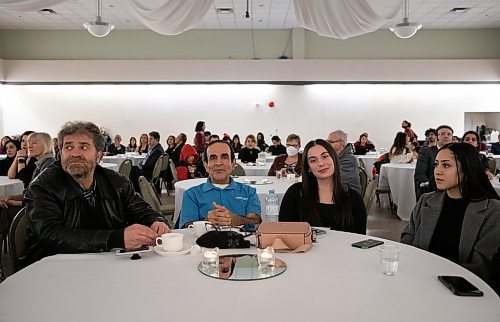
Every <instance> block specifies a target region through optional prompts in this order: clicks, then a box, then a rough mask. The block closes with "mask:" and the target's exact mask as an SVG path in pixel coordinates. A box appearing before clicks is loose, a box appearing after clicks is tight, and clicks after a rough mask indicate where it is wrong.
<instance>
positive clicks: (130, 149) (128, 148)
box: [127, 136, 137, 152]
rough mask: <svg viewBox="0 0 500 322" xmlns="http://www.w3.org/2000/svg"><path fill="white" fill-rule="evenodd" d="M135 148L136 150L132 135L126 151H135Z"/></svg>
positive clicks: (135, 140) (135, 141) (134, 139)
mask: <svg viewBox="0 0 500 322" xmlns="http://www.w3.org/2000/svg"><path fill="white" fill-rule="evenodd" d="M135 150H137V139H136V138H135V137H133V136H132V137H130V140H129V142H128V146H127V152H135Z"/></svg>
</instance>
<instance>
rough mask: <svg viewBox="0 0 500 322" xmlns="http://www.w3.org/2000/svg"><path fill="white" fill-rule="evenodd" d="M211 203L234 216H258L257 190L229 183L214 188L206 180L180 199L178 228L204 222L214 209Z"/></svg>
mask: <svg viewBox="0 0 500 322" xmlns="http://www.w3.org/2000/svg"><path fill="white" fill-rule="evenodd" d="M212 202H215V203H217V204H218V205H221V206H224V207H226V208H227V209H228V210H229V211H231V212H232V213H233V214H235V215H239V216H242V217H246V215H247V214H249V213H255V214H257V215H259V216H260V201H259V197H258V196H257V190H255V188H253V187H250V186H249V185H246V184H242V183H239V182H236V181H234V180H233V179H232V178H231V181H230V183H229V185H228V186H227V187H225V188H224V189H221V188H219V187H216V186H214V185H213V184H212V182H211V181H210V178H209V179H207V182H205V183H202V184H200V185H198V186H194V187H191V188H189V189H188V190H187V191H186V192H185V193H184V196H183V198H182V207H181V214H180V221H179V227H181V228H182V227H184V225H185V224H186V223H188V222H192V221H198V220H205V218H206V217H207V215H208V212H209V211H210V210H213V209H214V207H213V205H212Z"/></svg>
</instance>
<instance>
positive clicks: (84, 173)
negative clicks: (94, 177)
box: [62, 157, 97, 179]
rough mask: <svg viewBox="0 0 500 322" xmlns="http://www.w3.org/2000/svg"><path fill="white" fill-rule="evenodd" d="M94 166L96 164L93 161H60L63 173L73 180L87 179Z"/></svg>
mask: <svg viewBox="0 0 500 322" xmlns="http://www.w3.org/2000/svg"><path fill="white" fill-rule="evenodd" d="M96 165H97V163H96V162H95V161H94V160H85V159H84V158H79V157H74V158H70V159H67V160H63V161H62V166H63V169H64V171H66V172H67V173H69V174H70V175H71V176H72V177H74V178H75V179H81V178H87V177H88V176H89V174H91V173H92V172H93V170H94V168H95V167H96Z"/></svg>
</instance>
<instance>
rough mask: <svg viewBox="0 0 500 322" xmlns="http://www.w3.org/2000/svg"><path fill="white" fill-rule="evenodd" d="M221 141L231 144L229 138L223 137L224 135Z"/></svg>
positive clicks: (227, 136)
mask: <svg viewBox="0 0 500 322" xmlns="http://www.w3.org/2000/svg"><path fill="white" fill-rule="evenodd" d="M222 141H224V142H227V143H229V145H231V142H232V140H231V137H230V136H229V135H225V134H224V137H223V138H222Z"/></svg>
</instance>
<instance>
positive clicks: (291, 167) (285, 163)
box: [267, 134, 302, 177]
mask: <svg viewBox="0 0 500 322" xmlns="http://www.w3.org/2000/svg"><path fill="white" fill-rule="evenodd" d="M299 149H300V137H299V136H298V135H297V134H290V135H289V136H288V137H287V138H286V154H282V155H279V156H277V157H276V158H275V159H274V162H273V164H272V165H271V168H270V169H269V172H268V173H267V175H268V176H274V175H275V174H276V171H279V170H281V169H283V168H285V169H286V172H287V173H294V174H295V176H297V177H300V176H301V175H302V153H299Z"/></svg>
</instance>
